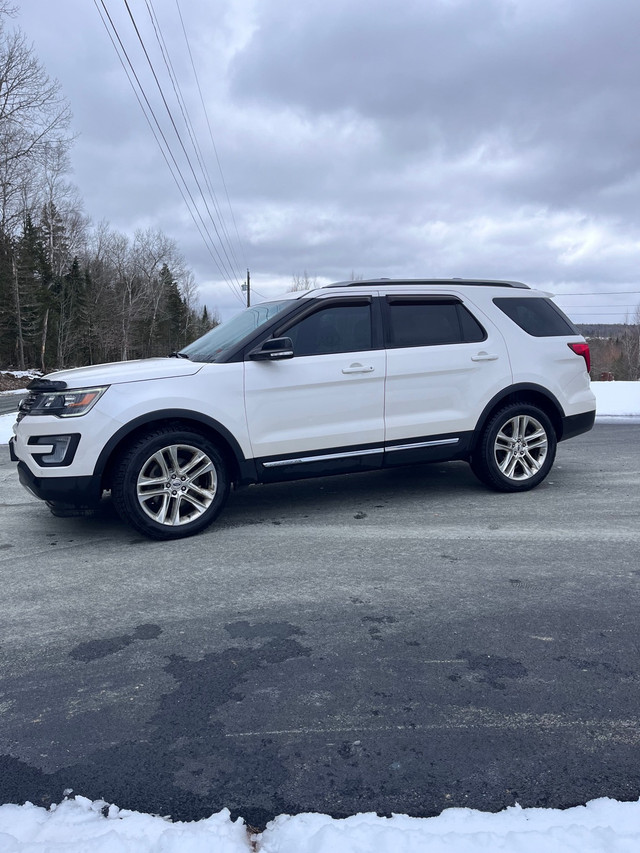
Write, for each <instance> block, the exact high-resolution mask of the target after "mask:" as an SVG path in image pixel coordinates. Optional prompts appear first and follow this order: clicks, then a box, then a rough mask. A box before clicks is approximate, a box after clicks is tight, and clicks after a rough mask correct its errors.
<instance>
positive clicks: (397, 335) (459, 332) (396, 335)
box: [387, 296, 487, 347]
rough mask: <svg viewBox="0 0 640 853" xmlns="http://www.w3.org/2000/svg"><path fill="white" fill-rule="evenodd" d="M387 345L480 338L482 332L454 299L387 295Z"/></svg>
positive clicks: (458, 342)
mask: <svg viewBox="0 0 640 853" xmlns="http://www.w3.org/2000/svg"><path fill="white" fill-rule="evenodd" d="M387 303H388V305H389V338H390V339H389V341H388V345H389V346H391V347H428V346H438V345H439V344H461V343H474V342H478V341H483V340H484V339H485V338H486V336H487V335H486V333H485V331H484V329H483V328H482V326H481V325H480V324H479V323H478V321H477V320H476V319H475V318H474V317H472V316H471V314H470V313H469V312H468V311H467V309H466V308H465V307H464V306H463V305H461V304H460V303H459V302H458V301H457V300H452V299H433V298H431V299H424V300H423V299H420V298H418V297H391V296H389V297H387Z"/></svg>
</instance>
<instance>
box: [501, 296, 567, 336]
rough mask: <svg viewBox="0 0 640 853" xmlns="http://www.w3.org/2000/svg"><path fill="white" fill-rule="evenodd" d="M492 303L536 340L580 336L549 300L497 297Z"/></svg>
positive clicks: (541, 298)
mask: <svg viewBox="0 0 640 853" xmlns="http://www.w3.org/2000/svg"><path fill="white" fill-rule="evenodd" d="M493 301H494V304H495V305H497V306H498V308H499V309H500V310H501V311H504V313H505V314H506V315H507V317H510V318H511V319H512V320H513V322H514V323H516V324H517V325H518V326H520V328H521V329H523V330H524V331H525V332H526V333H527V334H528V335H533V336H534V337H536V338H552V337H560V336H563V335H579V334H580V332H579V331H578V330H577V329H576V327H575V326H574V325H573V323H572V322H571V320H570V319H569V318H568V317H567V316H566V314H563V312H562V311H561V310H560V308H558V306H557V305H556V304H555V302H552V301H551V300H550V299H545V298H543V297H531V298H529V299H527V298H524V297H514V298H507V297H498V298H496V299H494V300H493Z"/></svg>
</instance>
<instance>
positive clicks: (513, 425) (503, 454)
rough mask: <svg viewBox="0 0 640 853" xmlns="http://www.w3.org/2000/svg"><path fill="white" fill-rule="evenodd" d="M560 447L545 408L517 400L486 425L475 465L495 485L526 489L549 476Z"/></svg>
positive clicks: (502, 489)
mask: <svg viewBox="0 0 640 853" xmlns="http://www.w3.org/2000/svg"><path fill="white" fill-rule="evenodd" d="M556 447H557V438H556V432H555V430H554V428H553V424H552V423H551V420H550V419H549V417H548V416H547V415H546V414H545V413H544V412H543V411H542V409H539V408H538V407H537V406H533V405H528V404H523V403H513V404H511V405H509V406H505V408H503V409H501V410H500V411H499V412H496V414H495V415H494V416H493V417H492V418H491V420H490V421H489V422H488V424H487V425H486V427H485V428H484V431H483V433H482V435H481V437H480V442H479V444H478V447H477V449H476V451H475V452H474V454H473V456H472V459H471V468H472V469H473V472H474V474H475V475H476V477H478V479H479V480H480V481H481V482H483V483H484V484H485V485H486V486H489V487H490V488H492V489H496V490H497V491H499V492H526V491H527V490H529V489H533V488H535V486H537V485H539V484H540V483H541V482H542V481H543V480H544V478H545V477H546V476H547V474H548V473H549V471H550V470H551V466H552V465H553V461H554V459H555V456H556Z"/></svg>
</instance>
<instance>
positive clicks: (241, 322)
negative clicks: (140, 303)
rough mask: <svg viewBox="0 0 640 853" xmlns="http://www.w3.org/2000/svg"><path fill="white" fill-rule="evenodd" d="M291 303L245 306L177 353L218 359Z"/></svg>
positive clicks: (204, 359)
mask: <svg viewBox="0 0 640 853" xmlns="http://www.w3.org/2000/svg"><path fill="white" fill-rule="evenodd" d="M291 305H292V302H291V300H290V299H285V300H283V301H282V302H263V303H261V304H260V305H255V306H253V307H252V308H247V309H246V311H243V312H242V313H241V314H238V315H236V316H235V317H232V318H231V320H227V321H225V322H224V323H221V324H220V325H219V326H216V327H215V328H214V329H211V331H210V332H207V334H206V335H203V336H202V337H201V338H198V339H197V340H195V341H194V342H193V343H192V344H189V346H186V347H184V348H183V349H181V350H180V353H179V354H180V355H182V356H185V357H186V358H190V359H191V361H219V360H220V358H221V356H223V355H224V354H225V353H226V352H227V351H228V350H229V349H230V348H231V347H234V346H235V345H236V344H238V343H240V341H241V340H242V339H243V338H246V337H247V335H250V334H251V333H252V332H255V331H257V330H258V329H259V328H260V327H261V326H264V325H266V323H268V322H269V321H270V320H272V319H273V318H274V317H275V316H276V315H277V314H280V313H281V312H282V311H284V310H285V308H290V307H291Z"/></svg>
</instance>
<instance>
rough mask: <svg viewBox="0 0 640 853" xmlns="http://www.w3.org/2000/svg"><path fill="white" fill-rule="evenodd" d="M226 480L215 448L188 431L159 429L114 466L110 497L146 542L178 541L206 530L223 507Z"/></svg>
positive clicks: (138, 442)
mask: <svg viewBox="0 0 640 853" xmlns="http://www.w3.org/2000/svg"><path fill="white" fill-rule="evenodd" d="M228 494H229V477H228V474H227V470H226V466H225V463H224V460H223V458H222V456H221V455H220V453H219V451H218V449H217V448H216V446H215V444H214V443H213V442H212V441H210V440H209V439H208V438H206V437H205V436H203V435H201V434H200V433H197V432H192V431H191V430H188V429H179V428H178V429H176V428H172V427H170V426H167V427H162V428H158V429H157V430H154V431H153V432H148V433H146V434H145V435H143V436H142V437H140V438H138V439H137V440H136V441H135V442H133V443H132V444H131V445H129V447H127V448H126V450H125V451H124V453H123V455H122V456H121V457H120V459H119V460H118V462H117V464H116V467H115V471H114V475H113V481H112V488H111V497H112V500H113V503H114V505H115V508H116V510H117V512H118V514H119V515H120V517H121V518H122V519H123V521H126V522H127V523H128V524H130V525H131V526H132V527H135V529H136V530H138V531H139V532H140V533H143V534H144V535H145V536H148V537H149V538H150V539H181V538H183V537H185V536H192V535H193V534H195V533H200V531H201V530H204V529H205V527H208V526H209V525H210V524H211V522H212V521H213V520H214V519H215V517H216V516H217V515H218V513H219V512H220V510H221V509H222V507H223V506H224V504H225V501H226V499H227V496H228Z"/></svg>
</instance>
